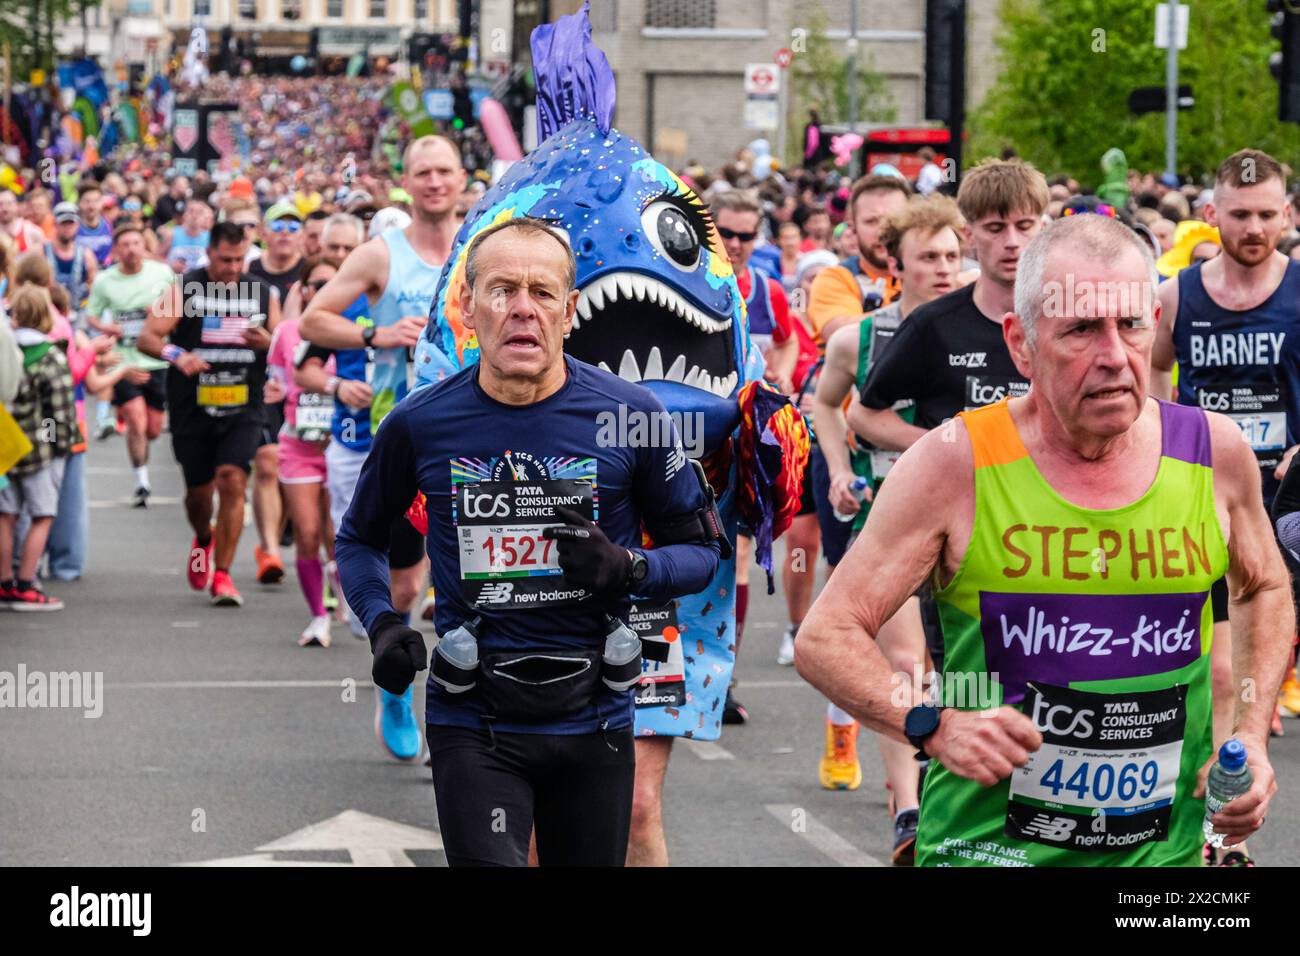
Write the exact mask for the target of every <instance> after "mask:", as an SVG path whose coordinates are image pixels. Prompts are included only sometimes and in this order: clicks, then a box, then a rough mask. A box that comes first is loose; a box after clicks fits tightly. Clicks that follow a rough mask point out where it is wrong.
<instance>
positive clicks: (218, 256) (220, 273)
mask: <svg viewBox="0 0 1300 956" xmlns="http://www.w3.org/2000/svg"><path fill="white" fill-rule="evenodd" d="M247 254H248V240H244V241H243V242H235V243H231V242H221V243H218V244H217V245H216V246H215V247H212V246H209V247H208V278H210V279H211V280H212V281H213V282H234V281H235V280H236V279H238V278H239V274H240V273H241V272H243V271H244V256H245V255H247Z"/></svg>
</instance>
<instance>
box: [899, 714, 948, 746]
mask: <svg viewBox="0 0 1300 956" xmlns="http://www.w3.org/2000/svg"><path fill="white" fill-rule="evenodd" d="M944 709H945V708H943V707H932V706H930V705H929V704H921V705H920V706H919V707H913V708H912V709H911V710H909V711H908V712H907V716H906V717H905V718H904V719H903V733H904V735H905V736H906V737H907V739H908V741H909V742H910V743H911V744H912V746H913V747H915V748H916V751H917V753H916V759H917V760H929V759H930V755H929V754H927V753H926V752H925V742H926V741H927V740H929V739H930V736H931V735H932V734H933V733H934V732H935V731H936V730H938V729H939V717H940V715H941V714H942V713H943V711H944Z"/></svg>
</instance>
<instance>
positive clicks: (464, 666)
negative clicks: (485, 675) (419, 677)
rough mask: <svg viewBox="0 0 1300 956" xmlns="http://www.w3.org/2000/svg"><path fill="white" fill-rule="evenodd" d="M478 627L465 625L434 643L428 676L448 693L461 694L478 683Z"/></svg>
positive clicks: (477, 620) (466, 623)
mask: <svg viewBox="0 0 1300 956" xmlns="http://www.w3.org/2000/svg"><path fill="white" fill-rule="evenodd" d="M478 623H479V619H478V618H475V619H474V620H472V621H467V622H465V623H464V624H461V625H460V626H459V627H456V628H453V629H452V630H450V631H448V632H447V633H446V634H445V635H443V636H442V637H441V638H439V639H438V646H437V648H436V649H435V650H434V652H433V668H432V676H433V679H434V680H435V681H437V682H438V683H439V684H441V685H442V687H443V688H444V689H445V690H446V691H447V692H448V693H451V694H463V693H464V692H465V691H467V690H473V689H474V685H475V684H476V683H478Z"/></svg>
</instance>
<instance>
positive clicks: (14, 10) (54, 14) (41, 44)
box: [0, 0, 103, 83]
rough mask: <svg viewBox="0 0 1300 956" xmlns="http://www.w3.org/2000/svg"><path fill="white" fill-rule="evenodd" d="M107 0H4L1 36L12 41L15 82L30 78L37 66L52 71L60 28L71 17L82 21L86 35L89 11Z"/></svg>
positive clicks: (0, 11)
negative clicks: (55, 39) (55, 41)
mask: <svg viewBox="0 0 1300 956" xmlns="http://www.w3.org/2000/svg"><path fill="white" fill-rule="evenodd" d="M102 2H103V0H0V36H3V37H4V38H5V39H6V40H8V41H9V55H10V57H12V59H13V62H12V63H11V64H10V75H11V77H12V79H13V81H14V82H15V83H17V82H23V81H26V79H27V77H28V76H29V75H30V74H31V71H32V70H33V69H37V68H40V69H43V70H45V72H46V74H47V75H49V74H50V73H51V72H52V71H53V69H54V63H55V61H56V59H57V56H56V54H55V44H54V38H55V35H56V31H59V30H62V29H65V28H66V25H67V24H68V23H69V22H71V21H74V20H75V21H76V22H78V23H80V24H81V27H80V29H81V31H82V32H81V33H78V32H76V31H73V35H74V36H76V37H78V38H80V36H82V35H84V31H85V24H86V13H87V11H89V10H93V9H94V8H95V7H97V6H99V5H100V4H101V3H102Z"/></svg>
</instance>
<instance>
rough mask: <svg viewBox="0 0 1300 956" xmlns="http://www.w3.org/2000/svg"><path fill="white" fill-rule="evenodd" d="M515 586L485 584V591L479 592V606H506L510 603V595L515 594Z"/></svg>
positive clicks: (506, 583)
mask: <svg viewBox="0 0 1300 956" xmlns="http://www.w3.org/2000/svg"><path fill="white" fill-rule="evenodd" d="M514 590H515V586H514V585H513V584H510V583H508V582H505V581H503V582H501V583H499V584H485V585H483V590H481V591H479V592H478V601H477V602H476V603H478V604H506V603H508V602H509V601H510V595H511V594H513V593H514Z"/></svg>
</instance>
